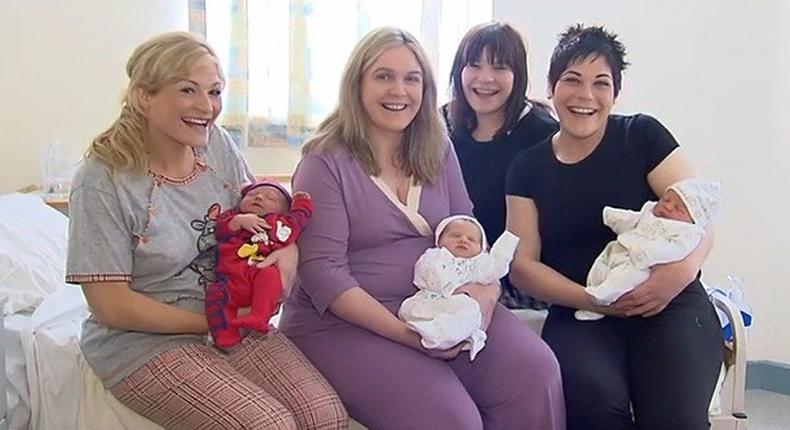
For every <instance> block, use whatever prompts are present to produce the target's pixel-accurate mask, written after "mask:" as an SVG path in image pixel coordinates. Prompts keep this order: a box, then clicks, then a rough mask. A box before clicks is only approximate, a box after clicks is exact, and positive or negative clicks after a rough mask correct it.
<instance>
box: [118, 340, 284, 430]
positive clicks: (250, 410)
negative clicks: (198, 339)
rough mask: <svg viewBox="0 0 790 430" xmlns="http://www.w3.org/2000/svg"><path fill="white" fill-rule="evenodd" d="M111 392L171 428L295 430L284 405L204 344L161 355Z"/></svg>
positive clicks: (136, 410) (140, 412) (174, 349)
mask: <svg viewBox="0 0 790 430" xmlns="http://www.w3.org/2000/svg"><path fill="white" fill-rule="evenodd" d="M110 391H111V392H112V394H113V395H114V396H115V397H116V398H117V399H118V400H120V401H121V403H123V404H125V405H126V406H128V407H129V408H131V409H132V410H134V411H135V412H137V413H138V414H140V415H143V416H145V417H147V418H148V419H150V420H151V421H154V422H155V423H157V424H159V425H160V426H162V427H164V428H166V429H168V430H180V429H184V430H203V429H206V430H208V429H212V430H214V429H227V430H234V429H262V428H265V429H289V430H294V429H296V428H297V426H296V422H295V421H294V417H293V415H292V414H291V413H290V412H289V411H288V409H287V408H286V407H285V406H283V405H282V404H281V403H280V402H278V401H277V400H276V399H275V398H274V397H272V396H271V395H270V394H269V393H267V392H266V391H264V390H263V389H261V388H260V387H258V386H256V385H255V384H254V383H253V382H251V381H250V380H248V379H247V378H245V377H244V376H242V375H241V374H240V373H239V372H237V371H236V370H235V369H233V367H231V366H230V364H228V362H227V361H225V359H223V358H222V357H221V356H220V355H219V354H218V353H217V352H216V351H215V350H214V349H212V348H211V347H208V346H206V345H196V344H193V345H182V346H178V347H176V348H173V349H171V350H169V351H166V352H164V353H162V354H159V355H158V356H156V357H154V358H153V359H151V360H150V361H149V362H148V363H147V364H146V365H145V366H143V367H141V368H140V369H138V370H137V371H135V372H134V373H132V374H131V375H130V376H128V377H127V378H125V379H124V380H122V381H121V382H119V383H118V384H116V385H114V386H113V387H111V388H110Z"/></svg>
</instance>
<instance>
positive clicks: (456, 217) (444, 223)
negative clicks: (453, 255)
mask: <svg viewBox="0 0 790 430" xmlns="http://www.w3.org/2000/svg"><path fill="white" fill-rule="evenodd" d="M458 220H464V221H469V222H471V223H473V224H474V225H476V226H477V228H478V229H480V235H481V237H482V238H483V243H482V245H483V246H482V247H481V249H482V251H485V250H487V249H488V239H486V232H485V230H483V226H482V225H481V224H480V222H479V221H478V220H476V219H475V218H474V217H471V216H469V215H451V216H448V217H447V218H445V219H443V220H441V221H439V225H437V226H436V232H435V233H434V243H435V244H436V246H439V237H440V236H441V235H442V232H443V231H444V229H445V228H447V226H448V225H450V223H451V222H453V221H458Z"/></svg>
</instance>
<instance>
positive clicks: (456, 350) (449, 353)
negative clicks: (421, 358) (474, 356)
mask: <svg viewBox="0 0 790 430" xmlns="http://www.w3.org/2000/svg"><path fill="white" fill-rule="evenodd" d="M465 344H466V342H461V343H459V344H458V345H455V346H454V347H452V348H450V349H428V348H425V347H423V348H422V352H424V353H425V355H427V356H428V357H431V358H438V359H439V360H445V361H449V360H454V359H455V358H456V357H458V354H460V353H461V349H462V348H463V347H464V345H465Z"/></svg>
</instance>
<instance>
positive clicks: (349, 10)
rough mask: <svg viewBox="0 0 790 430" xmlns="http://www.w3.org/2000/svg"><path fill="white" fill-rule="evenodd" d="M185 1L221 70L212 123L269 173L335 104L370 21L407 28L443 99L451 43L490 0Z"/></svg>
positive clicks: (487, 10) (483, 13)
mask: <svg viewBox="0 0 790 430" xmlns="http://www.w3.org/2000/svg"><path fill="white" fill-rule="evenodd" d="M189 8H190V11H189V12H190V30H192V31H196V32H200V33H203V34H205V35H206V38H207V39H208V41H209V43H211V45H212V46H213V47H214V48H215V49H216V51H217V54H218V56H219V57H220V61H221V63H222V66H223V70H224V71H225V74H226V79H227V87H226V90H225V92H224V94H223V102H224V109H223V114H222V116H221V117H220V119H219V122H220V124H222V125H223V126H225V127H226V128H227V129H228V130H229V131H230V132H231V134H232V135H233V137H234V139H236V141H237V142H238V143H239V144H240V145H241V146H243V147H247V148H248V150H247V155H248V158H249V159H250V161H251V164H252V165H253V168H254V169H255V170H256V171H260V170H261V169H263V170H264V171H268V172H272V173H279V172H290V171H291V170H292V168H293V164H294V163H295V161H296V160H297V159H298V148H299V146H300V145H301V143H302V142H303V141H304V139H305V138H306V137H307V136H308V135H309V133H310V132H311V131H312V130H313V129H314V127H315V126H316V125H317V124H318V123H319V122H320V121H321V120H322V119H323V118H324V117H326V115H328V114H329V112H330V111H331V110H332V109H333V108H334V107H335V104H336V102H337V95H338V94H337V92H338V86H339V82H340V75H341V73H342V71H343V67H344V66H345V62H346V60H347V59H348V56H349V54H350V53H351V50H352V49H353V47H354V45H355V44H356V43H357V41H358V40H359V39H360V38H361V37H362V36H364V35H365V34H366V33H367V32H368V31H369V30H371V29H373V28H376V27H380V26H384V25H391V26H395V27H400V28H403V29H405V30H407V31H409V32H410V33H412V34H414V35H415V36H416V37H417V38H418V39H419V40H420V41H421V42H422V44H423V46H424V47H425V49H426V51H427V52H428V54H429V56H430V57H431V61H432V64H433V65H434V72H435V73H436V74H437V82H438V84H439V94H440V103H443V102H444V101H446V100H447V92H446V91H445V90H446V87H447V82H448V78H449V73H450V67H451V65H452V60H453V55H454V54H455V49H456V47H457V46H458V43H459V42H460V40H461V38H462V37H463V35H464V34H465V33H466V31H467V30H468V29H469V28H470V27H471V26H473V25H475V24H477V23H480V22H485V21H489V20H491V18H492V0H397V1H391V0H231V1H228V0H190V2H189ZM259 148H261V149H263V150H264V152H266V154H265V155H264V154H260V153H254V152H255V151H256V150H257V149H259ZM266 150H268V151H266ZM263 158H266V159H267V160H266V161H265V162H258V160H261V159H263Z"/></svg>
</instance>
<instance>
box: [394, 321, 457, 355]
mask: <svg viewBox="0 0 790 430" xmlns="http://www.w3.org/2000/svg"><path fill="white" fill-rule="evenodd" d="M401 323H402V324H403V328H404V331H403V333H404V336H405V338H402V339H397V341H398V342H400V343H402V344H404V345H406V346H409V347H411V348H414V349H416V350H417V351H420V352H422V353H423V354H425V355H427V356H428V357H431V358H437V359H439V360H452V359H454V358H455V357H458V354H460V353H461V349H462V348H463V347H464V344H465V343H466V342H460V343H458V345H455V346H453V347H452V348H448V349H428V348H426V347H424V346H422V338H421V337H420V334H419V333H417V332H416V331H414V330H412V329H411V328H410V327H409V326H408V324H406V323H403V322H401Z"/></svg>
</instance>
